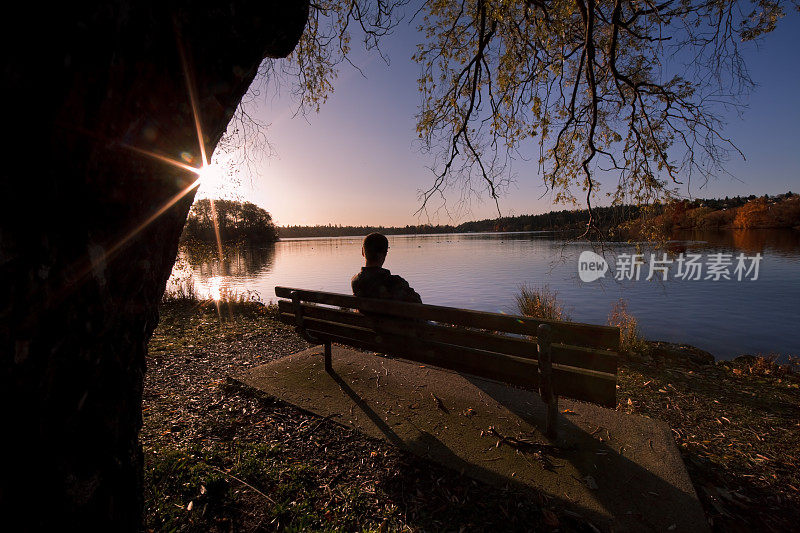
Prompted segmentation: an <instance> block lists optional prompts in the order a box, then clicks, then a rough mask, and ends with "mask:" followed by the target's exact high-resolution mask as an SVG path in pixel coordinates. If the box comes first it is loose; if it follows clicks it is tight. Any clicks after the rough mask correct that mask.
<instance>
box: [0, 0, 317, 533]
mask: <svg viewBox="0 0 800 533" xmlns="http://www.w3.org/2000/svg"><path fill="white" fill-rule="evenodd" d="M84 4H85V3H83V2H59V3H53V5H51V4H50V3H40V2H30V1H28V2H14V3H13V7H9V6H5V7H4V13H3V18H4V24H3V26H4V28H3V35H2V37H0V38H1V39H2V44H3V59H2V64H3V89H2V91H3V100H2V103H3V124H4V128H3V129H4V130H5V131H6V135H7V138H8V135H11V136H12V137H11V142H9V141H4V144H3V148H4V155H5V157H4V159H3V164H2V166H0V168H1V169H2V176H3V183H2V193H1V198H2V204H1V205H2V211H0V221H1V222H2V225H1V226H0V350H1V351H0V412H2V413H3V416H2V419H1V420H0V423H2V426H0V428H1V429H0V435H2V442H3V445H4V446H3V448H4V451H3V452H2V453H1V454H0V458H2V459H1V460H0V524H1V525H0V528H2V529H4V530H5V529H6V528H9V529H7V530H8V531H16V530H36V529H47V530H53V531H63V530H73V529H81V530H85V531H94V530H97V531H135V530H137V529H138V528H139V527H140V520H141V513H142V479H141V478H142V454H141V448H140V446H139V443H138V434H139V430H140V427H141V424H142V419H141V400H142V382H143V377H144V372H145V354H146V350H147V343H148V341H149V339H150V336H151V334H152V332H153V329H154V328H155V326H156V323H157V321H158V303H159V300H160V298H161V295H162V293H163V291H164V288H165V285H166V281H167V278H168V276H169V273H170V270H171V268H172V264H173V262H174V260H175V255H176V252H177V245H178V238H179V236H180V233H181V228H182V226H183V223H184V220H185V218H186V214H187V211H188V209H189V206H190V204H191V202H192V198H193V192H192V193H189V194H187V195H186V196H184V197H183V198H182V199H181V200H179V201H177V202H176V203H175V204H174V205H173V206H172V207H171V208H169V209H167V210H166V212H164V213H163V214H162V215H161V216H160V217H158V218H157V219H156V220H155V221H153V222H152V223H151V224H149V225H147V226H146V227H144V228H142V229H141V231H139V232H138V233H135V235H134V236H133V237H131V238H129V239H127V240H125V237H126V236H128V235H130V234H131V233H132V232H133V231H134V230H135V229H136V228H137V227H139V226H140V225H141V224H142V223H143V222H144V221H146V220H147V219H148V218H150V217H151V215H153V214H154V213H156V212H157V211H158V210H159V209H160V208H161V207H162V206H165V205H167V204H168V202H169V201H170V199H171V198H173V197H174V196H175V195H177V194H178V193H179V192H180V191H181V190H183V189H185V188H186V187H187V185H189V184H190V183H192V182H193V181H194V179H195V176H194V175H193V174H191V173H188V172H186V171H185V170H180V169H176V168H173V167H170V166H168V165H165V164H163V163H161V162H158V161H156V160H153V159H150V158H147V157H144V156H142V155H141V154H139V153H136V152H133V151H131V150H129V149H127V148H124V147H123V145H126V144H127V145H131V146H135V147H139V148H142V149H146V150H151V151H155V152H159V153H162V154H164V155H166V156H168V157H170V158H174V159H179V158H180V154H181V153H187V154H193V155H194V157H195V163H193V164H194V165H199V150H198V143H197V137H196V133H195V128H194V123H193V118H192V113H191V107H190V100H189V95H188V92H187V88H186V83H185V79H184V72H183V68H182V65H181V60H180V54H179V52H178V49H179V47H178V42H180V43H182V45H183V47H184V48H185V51H186V56H187V58H188V59H189V61H188V64H189V66H190V67H191V68H190V70H191V74H192V75H193V78H194V81H195V86H196V87H197V94H198V100H199V103H200V116H201V119H202V126H203V130H204V132H205V134H206V139H205V144H206V147H207V148H208V149H209V153H210V150H211V149H213V147H214V146H215V145H216V143H217V141H218V140H219V138H220V136H221V134H222V133H223V132H224V130H225V127H226V125H227V123H228V121H229V119H230V117H231V115H232V113H233V111H234V109H235V108H236V106H237V105H238V103H239V101H240V100H241V98H242V96H243V94H244V92H245V91H246V90H247V88H248V86H249V84H250V82H251V81H252V80H253V77H254V75H255V72H256V69H257V67H258V65H259V63H260V61H261V60H262V58H263V57H265V56H272V57H283V56H286V55H287V54H289V52H291V50H292V49H293V48H294V46H295V44H296V43H297V40H298V39H299V36H300V34H301V32H302V30H303V27H304V25H305V21H306V17H307V10H308V4H307V1H297V2H292V1H279V0H248V1H244V2H237V3H235V5H233V4H224V5H223V4H219V5H217V4H215V5H213V6H203V5H198V3H191V2H189V1H188V0H182V1H169V0H156V1H153V0H140V1H135V0H127V1H126V0H116V1H113V2H108V3H98V4H96V5H91V6H88V5H84ZM54 5H55V7H53V6H54ZM12 29H14V30H15V31H11V30H12ZM19 528H21V529H19Z"/></svg>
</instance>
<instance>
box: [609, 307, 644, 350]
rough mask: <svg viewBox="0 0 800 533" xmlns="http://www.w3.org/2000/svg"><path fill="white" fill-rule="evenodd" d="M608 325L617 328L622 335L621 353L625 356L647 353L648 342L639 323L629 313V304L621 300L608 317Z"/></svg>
mask: <svg viewBox="0 0 800 533" xmlns="http://www.w3.org/2000/svg"><path fill="white" fill-rule="evenodd" d="M608 325H609V326H617V327H618V328H619V334H620V352H621V353H623V354H625V355H634V354H638V355H642V354H645V353H647V351H648V344H647V341H646V340H644V338H643V337H642V335H641V332H640V331H639V322H638V321H637V320H636V317H635V316H633V315H632V314H630V313H629V312H628V303H627V302H626V301H625V300H624V299H622V298H620V299H619V301H618V302H617V303H615V304H614V307H613V308H612V309H611V314H609V315H608Z"/></svg>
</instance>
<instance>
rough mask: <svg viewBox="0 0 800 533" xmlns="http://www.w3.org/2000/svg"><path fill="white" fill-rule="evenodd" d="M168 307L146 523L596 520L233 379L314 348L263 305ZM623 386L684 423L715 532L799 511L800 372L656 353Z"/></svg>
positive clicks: (769, 524)
mask: <svg viewBox="0 0 800 533" xmlns="http://www.w3.org/2000/svg"><path fill="white" fill-rule="evenodd" d="M161 312H162V317H161V322H160V325H159V327H158V329H157V330H156V333H155V335H154V337H153V339H152V341H151V343H150V355H149V358H148V371H147V376H146V380H145V390H144V413H143V414H144V426H143V429H142V437H141V439H142V445H143V448H144V451H145V486H146V490H145V506H146V530H152V531H274V530H309V529H311V530H346V531H351V530H358V531H361V530H365V531H387V530H392V531H395V530H409V531H480V530H503V531H509V530H511V531H523V530H524V531H531V530H545V531H551V530H553V531H554V530H559V531H597V530H598V528H597V526H595V525H594V524H592V523H590V522H589V521H588V520H587V519H586V518H585V517H583V516H581V515H580V514H578V513H576V512H575V510H574V509H567V508H559V507H556V506H555V505H554V504H553V503H552V502H550V501H548V499H547V498H546V497H544V496H543V495H541V494H538V493H536V492H534V491H527V490H520V489H516V488H506V489H502V488H497V487H493V486H488V485H485V484H482V483H479V482H476V481H474V480H472V479H470V478H467V477H464V476H461V475H459V474H458V473H456V472H453V471H450V470H448V469H446V468H443V467H441V466H438V465H435V464H431V463H429V462H426V461H424V460H422V459H419V458H417V457H415V456H413V455H410V454H408V453H405V452H402V451H400V450H398V449H396V448H394V447H392V446H390V445H388V444H386V443H385V442H383V441H379V440H375V439H371V438H368V437H365V436H363V435H361V434H359V433H356V432H354V431H350V430H347V429H345V428H343V427H341V426H339V425H337V424H335V423H334V422H331V421H329V420H325V419H320V418H317V417H314V416H311V415H308V414H305V413H303V412H301V411H299V410H297V409H294V408H292V407H288V406H285V405H281V404H278V403H275V402H272V401H270V400H269V399H265V398H260V397H258V396H255V395H253V394H252V393H250V392H249V391H246V390H242V389H240V388H238V387H236V386H235V385H233V384H232V382H229V381H228V380H227V379H226V376H227V375H230V374H234V373H237V372H239V371H241V370H243V369H246V368H249V367H252V366H256V365H260V364H263V363H264V362H267V361H269V360H272V359H275V358H279V357H283V356H286V355H289V354H291V353H294V352H297V351H299V350H302V349H304V348H306V347H307V346H308V345H307V344H306V343H305V342H304V341H303V340H302V339H300V337H298V336H297V335H296V334H295V333H294V332H293V331H292V329H291V328H288V327H287V326H284V325H283V324H280V323H279V322H278V321H277V320H275V317H274V311H273V310H270V309H269V308H267V307H264V306H263V305H260V304H257V303H252V304H231V305H227V304H226V305H224V306H223V307H222V308H221V309H219V310H217V309H216V307H214V306H213V305H209V304H207V303H206V304H200V303H197V302H187V301H176V302H169V303H165V304H164V305H163V306H162V310H161ZM762 366H763V365H762ZM619 387H620V389H619V391H618V398H619V399H620V405H619V406H618V409H621V410H629V411H631V412H636V413H640V414H645V415H648V416H653V417H657V418H661V419H663V420H665V421H667V422H668V423H669V424H670V426H671V427H672V428H673V432H674V434H675V439H676V442H677V443H678V445H679V447H680V449H681V453H682V455H683V457H684V461H685V462H686V465H687V469H688V470H689V473H690V475H691V477H692V480H693V483H694V485H695V488H696V490H697V492H698V495H699V496H700V499H701V502H702V504H703V506H704V509H705V511H706V515H707V517H708V520H709V523H710V524H711V525H712V526H713V528H714V529H715V530H718V531H731V530H733V531H736V530H742V531H744V530H752V529H754V528H756V527H759V528H760V529H766V530H780V531H785V530H787V529H791V528H793V527H794V525H795V524H796V523H797V522H798V520H800V490H798V487H800V473H798V470H800V469H799V468H798V464H797V463H798V457H800V390H799V389H798V380H797V375H796V374H791V373H788V374H787V373H786V372H783V371H780V370H776V369H775V368H771V367H764V368H761V367H758V368H754V365H752V364H750V365H748V364H739V365H738V366H737V365H735V366H725V365H719V364H717V365H701V364H695V363H692V362H689V361H686V362H683V363H680V362H674V361H670V362H666V361H663V360H659V359H655V360H649V361H639V362H627V363H625V364H623V365H621V368H620V375H619Z"/></svg>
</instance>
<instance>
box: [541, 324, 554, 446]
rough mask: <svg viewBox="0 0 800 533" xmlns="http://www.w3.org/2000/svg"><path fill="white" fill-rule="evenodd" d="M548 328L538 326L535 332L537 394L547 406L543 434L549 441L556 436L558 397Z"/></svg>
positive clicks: (544, 325)
mask: <svg viewBox="0 0 800 533" xmlns="http://www.w3.org/2000/svg"><path fill="white" fill-rule="evenodd" d="M550 335H551V332H550V326H548V325H547V324H540V325H539V328H538V329H537V331H536V348H537V352H538V355H539V394H540V395H541V396H542V401H543V402H544V403H546V404H547V415H546V416H547V418H546V419H545V434H546V435H547V436H548V437H550V438H551V439H554V438H556V436H557V435H558V396H557V395H556V394H555V392H554V390H553V366H552V359H551V357H550Z"/></svg>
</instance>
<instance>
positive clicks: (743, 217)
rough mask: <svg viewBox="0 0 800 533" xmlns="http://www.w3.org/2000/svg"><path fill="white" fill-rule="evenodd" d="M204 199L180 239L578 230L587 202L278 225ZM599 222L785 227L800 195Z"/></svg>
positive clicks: (711, 202)
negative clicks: (409, 221) (516, 210)
mask: <svg viewBox="0 0 800 533" xmlns="http://www.w3.org/2000/svg"><path fill="white" fill-rule="evenodd" d="M213 206H214V208H213V209H212V202H211V201H210V200H208V199H202V200H198V201H197V202H195V204H194V205H193V206H192V209H191V211H190V212H189V217H188V218H187V221H186V226H185V227H184V231H183V235H182V236H181V241H182V242H184V243H185V242H192V243H200V244H202V243H206V244H216V242H217V241H216V232H215V229H214V219H215V218H216V220H217V225H218V228H219V235H220V240H221V241H222V243H223V244H225V245H228V244H236V243H249V244H260V245H266V244H271V243H274V242H275V241H277V240H279V239H288V238H308V237H357V236H363V235H367V234H369V233H372V232H379V233H383V234H384V235H428V234H435V233H483V232H518V231H552V232H558V233H566V234H576V235H577V234H579V233H580V232H582V231H584V230H585V228H586V221H587V220H588V218H589V212H588V210H586V209H577V210H561V211H551V212H548V213H543V214H539V215H520V216H514V217H501V218H497V219H485V220H476V221H471V222H464V223H462V224H458V225H455V226H453V225H448V224H445V225H430V224H421V225H407V226H402V227H395V226H389V227H387V226H342V225H338V224H327V225H317V226H276V225H275V223H274V222H273V220H272V216H271V215H270V214H269V213H268V212H267V211H265V210H264V209H262V208H261V207H258V206H257V205H255V204H252V203H250V202H237V201H233V200H214V202H213ZM593 216H594V220H595V222H596V224H597V226H598V227H599V228H600V229H601V230H602V231H603V232H604V233H606V234H607V235H608V236H609V237H612V238H620V239H637V240H638V239H648V240H664V239H666V238H668V237H669V236H670V235H671V234H672V232H674V231H680V230H728V229H784V228H794V229H796V230H800V195H798V194H794V193H792V192H787V193H785V194H780V195H776V196H768V195H764V196H755V195H751V196H747V197H744V196H737V197H734V198H728V197H726V198H724V199H697V200H676V201H672V202H668V203H663V204H662V203H658V204H651V205H645V206H636V205H622V206H612V207H595V208H594V209H593Z"/></svg>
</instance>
